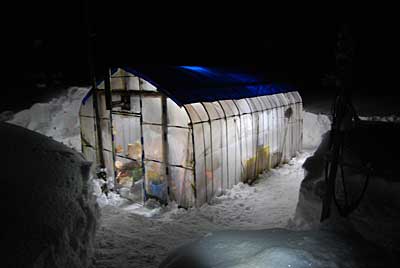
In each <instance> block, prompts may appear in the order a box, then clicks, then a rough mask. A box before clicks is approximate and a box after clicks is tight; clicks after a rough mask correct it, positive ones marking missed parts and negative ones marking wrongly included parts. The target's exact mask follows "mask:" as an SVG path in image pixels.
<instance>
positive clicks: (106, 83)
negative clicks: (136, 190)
mask: <svg viewBox="0 0 400 268" xmlns="http://www.w3.org/2000/svg"><path fill="white" fill-rule="evenodd" d="M104 74H105V76H104V88H105V94H106V109H107V110H110V114H109V116H110V134H111V151H112V153H111V154H112V159H113V163H112V165H113V170H114V174H113V175H114V185H117V171H116V170H115V161H116V156H115V144H114V142H115V139H114V124H113V117H112V99H111V90H112V88H111V82H110V81H111V70H110V69H109V68H105V72H104ZM107 95H108V97H107Z"/></svg>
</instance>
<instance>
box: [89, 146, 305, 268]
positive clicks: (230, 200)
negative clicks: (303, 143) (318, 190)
mask: <svg viewBox="0 0 400 268" xmlns="http://www.w3.org/2000/svg"><path fill="white" fill-rule="evenodd" d="M308 156H309V153H307V152H304V153H302V154H299V155H298V157H297V158H295V159H293V160H292V161H291V162H290V163H289V164H286V165H283V166H281V167H279V168H277V169H274V170H271V171H270V172H266V173H264V174H262V175H260V177H259V179H258V180H257V181H256V183H255V184H254V185H247V184H243V183H239V184H237V185H235V186H234V187H233V188H232V189H230V190H227V191H226V192H225V193H224V194H223V195H221V196H219V197H216V198H214V200H213V201H212V202H211V204H205V205H203V206H202V207H200V208H191V209H188V210H185V209H181V208H178V207H177V205H176V204H174V203H171V204H169V205H168V206H167V207H162V206H160V205H158V204H156V203H155V202H152V204H146V206H141V205H138V204H131V203H125V204H123V205H120V206H105V207H103V209H102V223H101V227H100V229H99V231H98V234H97V238H96V239H97V250H96V267H157V266H158V264H159V263H160V262H161V261H162V260H163V258H165V257H166V256H167V255H168V253H169V251H170V250H171V249H174V248H176V247H177V246H179V245H183V244H185V243H187V242H191V241H193V240H195V239H198V238H200V237H202V236H204V235H206V234H208V233H211V232H215V231H218V230H238V229H239V230H249V229H254V230H257V229H262V228H273V227H281V228H283V227H285V226H286V225H287V223H288V221H289V219H290V218H291V217H293V216H294V212H295V208H296V204H297V201H298V192H299V187H300V182H301V180H302V179H303V177H304V174H303V170H302V168H301V165H302V163H303V162H304V160H305V159H306V158H307V157H308Z"/></svg>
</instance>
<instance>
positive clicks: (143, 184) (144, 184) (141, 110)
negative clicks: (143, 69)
mask: <svg viewBox="0 0 400 268" xmlns="http://www.w3.org/2000/svg"><path fill="white" fill-rule="evenodd" d="M138 79H139V90H142V84H141V83H142V81H141V80H140V78H139V77H138ZM142 95H143V94H142V92H139V106H140V144H141V146H142V177H143V179H142V181H143V183H142V186H143V203H144V202H146V200H147V193H146V167H145V160H144V158H145V153H144V138H143V101H142V97H143V96H142Z"/></svg>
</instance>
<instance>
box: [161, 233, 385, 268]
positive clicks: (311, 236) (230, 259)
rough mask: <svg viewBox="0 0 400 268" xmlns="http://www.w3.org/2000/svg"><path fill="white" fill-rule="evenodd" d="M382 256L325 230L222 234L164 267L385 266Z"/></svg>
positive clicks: (204, 240) (356, 240) (170, 259)
mask: <svg viewBox="0 0 400 268" xmlns="http://www.w3.org/2000/svg"><path fill="white" fill-rule="evenodd" d="M382 257H383V256H382V255H381V252H379V251H378V250H377V249H376V248H374V247H372V246H367V245H365V244H363V242H362V240H360V239H359V238H356V237H351V238H350V237H346V238H344V237H343V236H339V235H338V234H333V233H328V232H323V231H313V232H309V231H298V232H293V231H289V230H285V229H268V230H256V231H220V232H216V233H213V234H208V235H207V236H205V237H203V238H202V239H200V240H198V241H196V242H193V243H191V244H188V245H185V246H183V247H181V248H178V249H177V250H175V251H174V252H173V253H172V254H171V255H170V256H169V257H168V258H167V259H165V260H164V262H163V263H162V264H161V265H160V267H162V268H181V267H196V268H200V267H204V268H205V267H235V268H239V267H243V268H244V267H263V268H264V267H265V268H268V267H271V268H277V267H296V268H306V267H307V268H309V267H324V268H329V267H332V268H337V267H344V268H345V267H349V268H350V267H351V268H355V267H382V266H381V265H382V264H383V262H389V261H388V260H385V259H382Z"/></svg>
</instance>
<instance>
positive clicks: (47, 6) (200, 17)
mask: <svg viewBox="0 0 400 268" xmlns="http://www.w3.org/2000/svg"><path fill="white" fill-rule="evenodd" d="M86 3H87V2H85V1H74V0H71V1H53V2H50V3H45V2H40V3H36V2H35V3H21V2H20V3H16V4H14V6H10V7H8V8H7V9H6V12H5V13H6V14H7V16H6V17H3V19H4V23H3V25H4V26H5V27H4V28H5V34H4V35H3V37H4V38H3V45H5V47H4V48H3V49H2V50H3V52H4V55H3V57H2V58H3V64H4V65H3V66H4V67H5V69H6V71H4V72H3V86H2V89H1V96H2V109H3V110H4V109H7V108H8V109H13V108H14V107H16V105H17V103H29V102H32V101H34V100H35V99H36V98H40V96H41V95H43V94H46V92H48V91H51V90H54V88H56V87H57V86H59V87H62V86H64V87H65V86H67V85H89V81H90V80H89V66H88V42H87V40H88V31H87V23H86V19H87V18H88V20H89V22H90V29H91V32H92V33H94V34H95V36H94V38H93V41H94V42H93V44H94V47H93V52H94V58H95V63H96V66H97V69H98V70H99V69H100V66H102V65H113V66H117V65H123V64H136V63H146V64H160V63H164V64H193V65H213V66H214V65H215V66H244V67H247V68H250V69H254V70H261V71H263V72H264V73H265V74H266V77H270V79H271V80H279V81H285V82H290V83H292V84H294V85H295V86H296V87H298V88H300V90H303V91H308V92H314V91H315V92H321V91H324V90H327V89H324V87H323V85H322V82H321V81H322V79H323V77H324V76H325V75H326V74H327V73H330V72H333V71H335V47H336V38H337V32H338V30H339V29H340V27H341V25H343V24H346V25H347V26H348V28H349V29H350V33H351V36H352V38H353V39H354V48H355V56H354V59H353V69H354V73H353V78H354V79H353V80H354V85H353V87H354V90H357V91H360V92H363V93H364V94H373V95H397V90H398V86H397V84H398V82H397V80H398V79H397V78H398V70H397V69H398V68H397V65H398V58H399V57H398V54H399V52H398V47H399V46H398V45H399V42H398V40H397V35H398V27H397V23H396V16H395V15H396V14H393V13H392V12H389V10H390V8H388V9H386V10H384V11H382V10H378V9H377V8H374V7H373V8H372V9H370V10H369V13H367V12H364V11H362V10H361V9H356V11H349V10H348V7H346V6H343V7H341V6H339V8H338V7H337V6H336V7H333V6H326V7H323V8H322V9H320V10H318V11H317V10H315V7H313V8H310V9H308V12H304V11H302V10H300V9H296V8H293V11H289V10H288V8H287V7H286V8H283V9H275V8H270V7H268V6H265V5H261V6H259V7H255V6H251V7H250V8H248V6H245V5H244V4H243V3H241V4H240V3H239V4H238V5H236V6H234V7H232V5H233V4H229V5H227V4H224V5H222V7H221V6H220V7H216V6H215V5H208V4H205V3H195V2H194V3H191V4H190V5H189V4H188V5H187V6H182V5H180V6H179V7H177V8H175V7H171V6H169V7H168V8H166V7H165V8H164V7H163V6H161V5H160V4H159V3H157V2H154V3H151V4H150V5H149V6H147V7H143V6H141V5H140V4H141V3H140V2H139V3H138V2H135V3H133V2H130V4H129V5H127V4H126V2H119V1H113V2H109V3H102V2H99V1H98V2H97V3H96V2H90V1H89V2H88V7H89V8H86V6H87V5H86ZM249 6H250V4H249ZM233 9H234V11H232V10H233ZM87 10H88V11H89V16H88V15H87V14H88V12H87ZM336 10H342V11H346V12H340V13H339V12H337V11H336ZM339 14H340V15H339ZM342 14H345V15H346V16H344V15H342ZM53 80H59V83H58V84H54V83H53V82H54V81H53ZM43 82H45V83H46V87H45V88H37V87H36V85H37V84H38V83H43ZM17 92H18V93H17ZM5 96H8V98H5Z"/></svg>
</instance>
